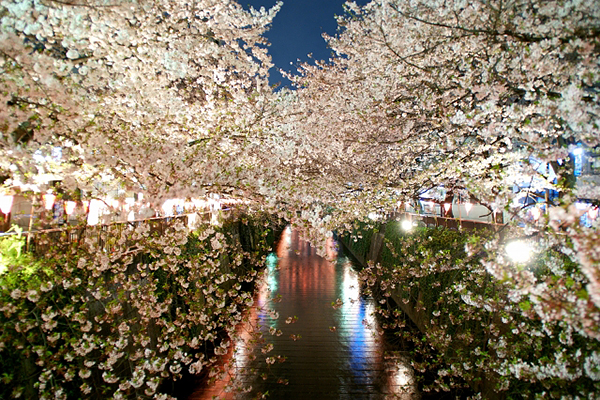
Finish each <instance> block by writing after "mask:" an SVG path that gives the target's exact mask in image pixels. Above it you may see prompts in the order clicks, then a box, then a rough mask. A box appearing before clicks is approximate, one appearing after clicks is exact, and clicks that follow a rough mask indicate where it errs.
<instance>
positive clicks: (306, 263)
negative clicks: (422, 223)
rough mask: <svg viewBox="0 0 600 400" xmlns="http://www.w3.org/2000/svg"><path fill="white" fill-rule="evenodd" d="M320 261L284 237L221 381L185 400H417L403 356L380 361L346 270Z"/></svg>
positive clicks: (364, 302)
mask: <svg viewBox="0 0 600 400" xmlns="http://www.w3.org/2000/svg"><path fill="white" fill-rule="evenodd" d="M327 258H328V259H329V260H330V261H328V260H326V259H324V258H322V257H319V256H317V255H316V254H315V250H314V249H313V248H312V247H311V246H310V245H309V244H308V243H307V242H305V241H304V240H302V239H301V238H300V237H299V236H298V234H297V233H296V232H295V231H292V230H290V229H286V230H285V231H284V233H283V235H282V238H281V240H280V242H279V245H278V248H277V254H271V255H269V257H268V258H267V269H266V275H265V279H264V282H263V284H262V286H261V288H260V290H259V291H258V293H257V296H256V301H255V307H254V308H253V309H251V310H250V311H249V312H248V314H247V316H246V321H245V323H244V324H241V325H240V328H239V331H238V334H237V337H236V338H235V339H234V340H233V343H234V345H233V346H232V350H231V351H230V353H229V354H228V355H227V356H225V357H224V359H223V361H224V363H223V364H224V365H223V367H222V369H221V370H220V375H221V378H222V379H220V380H218V381H217V382H216V383H215V384H214V385H212V386H210V387H201V388H198V390H197V391H196V392H195V393H194V394H193V395H192V396H191V397H190V399H194V400H198V399H210V398H212V396H219V397H220V398H230V399H245V398H255V397H257V396H260V395H261V394H268V396H269V397H270V398H273V399H307V398H314V399H387V398H402V399H413V398H417V397H418V396H417V394H416V389H415V382H414V375H413V373H412V369H411V368H410V364H409V363H408V362H407V360H406V359H405V358H403V357H402V356H394V357H390V356H386V355H385V353H386V350H387V344H386V343H385V341H384V340H383V339H382V337H381V335H380V334H379V333H378V329H379V327H378V324H377V321H376V319H375V318H374V317H373V311H374V309H375V305H374V303H373V301H372V299H369V298H365V297H361V295H360V287H359V281H358V276H357V273H356V272H355V270H354V269H353V266H352V263H351V262H350V261H349V260H348V259H347V258H346V257H344V256H342V255H340V256H337V246H336V243H335V242H333V240H332V241H330V242H329V243H328V246H327Z"/></svg>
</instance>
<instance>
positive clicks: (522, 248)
mask: <svg viewBox="0 0 600 400" xmlns="http://www.w3.org/2000/svg"><path fill="white" fill-rule="evenodd" d="M505 250H506V255H508V257H509V258H510V259H511V260H512V261H513V262H515V263H518V264H524V263H526V262H527V261H529V259H530V258H531V255H532V254H533V250H532V248H531V245H529V243H527V242H525V241H523V240H514V241H512V242H509V243H508V244H507V245H506V247H505Z"/></svg>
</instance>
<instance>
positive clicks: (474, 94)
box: [285, 0, 600, 379]
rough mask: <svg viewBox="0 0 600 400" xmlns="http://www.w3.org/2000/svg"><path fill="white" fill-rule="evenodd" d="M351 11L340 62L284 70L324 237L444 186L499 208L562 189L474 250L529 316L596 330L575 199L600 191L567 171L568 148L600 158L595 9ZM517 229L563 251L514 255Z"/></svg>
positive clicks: (480, 6)
mask: <svg viewBox="0 0 600 400" xmlns="http://www.w3.org/2000/svg"><path fill="white" fill-rule="evenodd" d="M346 6H347V14H346V15H345V16H342V17H339V18H338V24H339V34H338V35H336V36H335V37H327V36H326V40H327V41H328V44H329V45H330V47H331V49H332V51H333V52H334V55H333V57H332V58H331V59H330V60H329V61H328V62H317V63H316V65H308V64H307V65H303V66H301V68H300V71H299V72H300V74H299V75H296V76H290V78H291V79H292V80H293V81H294V82H295V83H296V86H297V88H298V89H297V91H296V93H295V94H294V95H289V94H286V95H285V96H288V97H290V98H291V101H293V104H294V106H293V107H292V109H291V110H290V113H289V114H288V118H290V120H291V121H293V122H291V123H290V125H291V126H292V127H293V128H291V129H293V130H294V132H295V133H296V136H295V137H296V138H297V139H296V140H297V141H298V142H299V143H301V144H302V147H301V149H302V150H299V152H302V154H303V155H304V156H303V157H302V158H297V159H296V160H295V162H296V165H297V168H298V171H299V173H300V174H303V176H304V179H306V182H307V186H312V185H314V182H315V181H316V179H317V178H315V180H310V175H311V172H312V171H314V170H317V171H318V174H317V175H318V176H319V178H318V180H319V182H320V185H319V188H322V190H321V191H320V194H319V195H315V198H318V199H319V202H320V203H319V204H318V206H317V207H316V208H314V207H313V210H312V211H310V212H309V211H307V214H310V215H311V216H313V217H314V221H316V223H317V225H320V226H321V230H322V231H327V230H330V229H334V228H338V229H339V228H340V227H345V228H346V229H351V227H352V221H353V220H355V219H356V218H357V216H362V217H364V216H366V215H367V214H368V213H370V212H374V211H377V210H380V211H386V210H390V209H391V208H392V207H394V206H395V205H396V204H397V202H398V201H409V200H411V199H412V198H414V197H417V196H418V195H419V193H422V192H423V191H425V190H427V189H429V188H432V187H436V186H439V185H444V186H445V187H446V188H447V189H449V190H452V189H461V190H465V189H466V190H467V191H468V193H469V194H470V195H471V196H473V197H475V198H477V199H478V200H479V201H480V202H481V203H483V204H486V205H487V206H488V207H489V208H490V209H491V210H494V209H495V210H505V211H511V208H510V207H509V206H510V205H511V204H514V203H513V202H514V199H515V196H516V195H517V194H516V193H515V192H514V190H513V188H514V187H515V185H516V184H519V183H522V182H529V183H531V189H530V190H532V191H535V190H539V189H544V188H552V189H554V190H557V191H559V192H560V193H561V195H560V198H558V199H556V200H555V201H554V202H548V203H547V204H545V207H546V210H547V211H548V213H547V215H545V216H543V217H542V218H541V219H540V220H539V221H536V222H532V221H527V220H526V219H524V218H523V216H522V215H520V214H518V213H515V215H513V216H512V217H513V218H512V222H513V224H516V223H519V224H520V225H522V226H523V227H522V228H519V229H508V228H505V229H504V230H503V231H502V232H503V234H502V235H498V236H496V237H495V238H493V239H489V240H485V241H481V242H478V243H476V244H470V245H469V246H468V250H469V254H470V255H471V256H478V257H480V258H481V261H482V265H483V266H484V267H485V271H486V273H487V274H490V276H492V277H494V278H496V279H498V281H499V282H505V281H508V282H510V283H511V285H512V286H511V289H510V293H511V294H510V296H511V298H512V299H513V300H515V299H517V300H515V301H517V302H521V301H525V300H526V301H527V303H524V304H527V305H531V310H532V313H525V314H527V315H529V316H530V317H531V318H533V319H535V318H539V320H540V321H542V323H544V322H547V323H551V322H552V321H557V320H560V321H562V322H561V324H564V326H562V328H561V329H565V330H566V331H568V332H576V335H577V337H578V338H582V340H592V341H596V340H598V339H600V332H599V331H598V326H599V324H598V322H599V321H600V319H599V318H600V274H599V271H600V264H599V257H598V256H597V251H596V250H595V243H597V242H598V233H597V225H594V226H592V227H585V226H583V225H581V224H580V220H579V217H580V216H581V215H582V214H583V213H584V212H586V211H587V210H580V209H578V208H577V207H576V202H577V201H578V199H581V198H582V199H587V200H588V201H590V199H591V201H593V202H596V203H597V201H598V200H597V199H598V198H600V196H599V195H600V193H599V191H598V188H597V187H594V186H588V187H577V188H575V187H574V185H573V184H572V179H573V170H572V168H570V166H569V152H570V150H572V147H573V146H575V145H577V144H583V145H584V146H586V148H589V149H592V150H591V151H594V150H593V149H594V148H595V147H597V146H598V145H599V144H600V143H599V140H600V131H599V119H598V118H599V115H600V99H599V97H598V76H599V75H598V74H599V72H600V68H599V64H598V63H599V61H600V59H599V56H600V53H599V51H598V49H599V47H598V45H599V42H598V33H599V29H600V26H599V24H598V21H600V7H599V6H598V4H597V2H593V1H573V2H571V1H567V2H553V1H550V2H538V1H511V2H504V1H497V2H496V1H475V2H462V1H418V0H417V1H403V0H390V1H388V0H381V1H372V2H370V3H369V4H367V5H366V6H364V7H358V6H357V5H356V4H354V3H347V4H346ZM532 157H533V158H535V159H537V160H541V162H542V163H548V164H550V165H552V166H553V167H554V168H555V169H556V172H557V174H558V179H557V180H556V181H553V180H552V178H549V177H548V175H547V174H546V175H544V174H542V173H540V172H539V171H540V169H539V168H537V166H535V165H533V164H532V163H531V162H530V161H529V160H530V159H531V158H532ZM315 210H316V211H315ZM325 214H328V217H327V218H328V220H327V219H324V218H323V216H324V215H325ZM518 236H520V237H524V238H528V239H529V240H530V241H532V242H533V243H535V246H536V248H537V251H538V252H539V253H538V254H540V255H541V254H548V252H556V251H557V252H558V254H560V256H556V257H550V258H546V259H545V266H544V268H545V269H544V271H543V272H540V271H536V272H534V271H532V270H531V269H529V268H527V267H526V266H525V265H524V264H519V263H515V262H512V261H511V260H510V259H509V258H508V257H507V255H506V252H505V245H506V243H507V242H508V241H509V240H510V239H511V238H514V237H518ZM573 265H576V267H573ZM511 307H512V306H511ZM511 307H509V308H507V310H508V309H510V310H513V311H514V309H513V308H511ZM516 309H517V310H518V307H517V308H516ZM548 335H549V336H550V337H551V336H552V334H550V333H549V334H548ZM587 357H588V361H589V362H595V361H590V360H596V358H595V355H594V354H588V355H587ZM588 361H586V362H588ZM573 362H574V363H575V364H577V362H578V361H576V360H575V361H573ZM589 362H588V363H589ZM559 364H560V363H559ZM538 367H539V368H538ZM527 368H529V369H530V370H536V368H538V370H540V371H541V370H542V369H543V368H541V367H540V366H537V367H534V366H528V367H527ZM540 368H541V369H540ZM557 368H558V369H560V368H562V367H557ZM594 368H596V367H590V368H588V369H589V371H588V372H589V374H588V376H590V377H592V379H595V378H594V376H595V375H594V373H593V371H595V369H594ZM590 371H592V372H590ZM582 374H584V375H585V374H586V373H584V372H582ZM534 375H535V374H534ZM540 376H541V375H540Z"/></svg>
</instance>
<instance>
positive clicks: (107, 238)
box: [0, 209, 237, 256]
mask: <svg viewBox="0 0 600 400" xmlns="http://www.w3.org/2000/svg"><path fill="white" fill-rule="evenodd" d="M236 214H237V212H236V211H235V210H231V209H225V210H217V211H204V212H195V213H187V214H177V215H170V216H165V217H156V218H146V219H138V220H132V221H116V222H111V223H108V224H98V225H81V224H80V225H69V226H64V227H57V228H51V229H36V230H30V231H21V232H15V231H10V232H3V233H0V237H2V236H11V235H18V234H20V235H22V236H25V237H26V247H25V250H26V251H28V252H32V253H34V254H36V255H40V256H41V255H44V254H46V252H48V251H49V250H50V249H51V248H52V247H53V246H55V245H56V244H58V243H59V244H60V245H64V246H68V245H70V244H77V245H80V244H82V243H84V242H86V241H87V242H88V243H92V244H93V245H94V246H95V247H96V248H97V249H99V250H103V251H107V252H113V251H116V250H118V249H127V248H129V247H131V246H134V245H135V243H132V242H131V241H130V240H125V241H123V242H121V243H118V242H117V240H115V239H118V238H121V237H122V235H123V233H126V232H125V231H133V230H134V229H135V228H137V227H138V226H140V225H141V224H148V225H149V231H150V232H151V233H158V235H163V234H164V233H165V232H166V230H167V229H168V228H169V227H171V226H173V225H174V224H175V223H176V222H178V221H179V222H182V223H183V224H184V226H186V227H187V228H188V229H190V230H192V229H194V228H195V227H197V226H198V225H200V224H206V223H213V224H214V223H218V221H224V220H227V219H231V218H234V216H235V215H236Z"/></svg>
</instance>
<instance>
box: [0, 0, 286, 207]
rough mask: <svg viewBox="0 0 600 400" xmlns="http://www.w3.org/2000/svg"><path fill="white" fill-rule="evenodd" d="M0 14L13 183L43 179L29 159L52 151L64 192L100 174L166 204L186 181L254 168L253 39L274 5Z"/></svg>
mask: <svg viewBox="0 0 600 400" xmlns="http://www.w3.org/2000/svg"><path fill="white" fill-rule="evenodd" d="M2 7H3V10H4V11H3V17H2V45H1V46H2V48H1V49H0V51H1V55H2V77H1V78H0V79H2V84H3V87H5V90H3V92H2V114H3V117H2V124H3V126H2V131H3V140H2V152H3V161H2V169H3V171H5V174H6V175H9V176H11V177H12V180H11V182H12V183H15V184H19V183H21V182H23V183H28V182H29V181H30V180H31V178H32V176H33V175H35V174H38V173H40V172H41V173H43V172H47V171H46V170H47V169H49V168H50V166H44V165H40V163H39V162H35V161H33V159H32V157H31V154H33V153H35V152H36V151H41V152H43V153H44V154H48V153H49V151H50V150H49V149H50V148H52V147H61V148H62V151H63V157H62V159H63V161H64V162H63V163H62V168H63V169H64V172H63V173H64V175H70V176H72V177H73V178H74V179H69V180H67V181H65V183H68V184H70V186H71V188H74V187H79V188H82V189H85V188H88V187H89V186H90V183H91V178H93V177H97V175H96V174H97V172H98V171H103V172H105V173H110V174H111V175H112V176H114V177H115V178H117V179H119V180H120V181H122V182H124V183H125V184H126V185H129V186H135V187H136V188H137V189H139V188H142V187H143V188H146V189H147V190H148V191H149V192H150V193H152V194H154V195H158V193H161V192H164V191H165V190H167V189H168V190H169V191H170V193H169V196H171V197H172V196H173V194H174V193H178V192H181V191H184V190H187V191H189V189H190V188H191V187H192V185H195V187H194V188H193V189H194V190H196V191H198V190H200V189H202V186H211V185H214V186H216V187H218V186H219V185H223V186H227V185H231V186H234V185H235V183H236V177H238V176H239V171H243V170H245V169H246V168H250V169H251V168H252V157H249V156H247V153H246V152H249V151H250V152H251V151H252V150H253V149H252V147H253V146H252V138H256V137H259V136H260V135H261V129H262V122H261V120H262V118H263V114H264V113H266V108H267V104H268V98H269V95H270V93H271V91H270V88H269V85H268V82H267V76H268V73H267V71H268V69H269V68H270V67H271V65H272V64H271V61H270V57H269V56H268V54H267V50H266V44H267V43H266V42H265V40H264V38H263V37H262V36H261V35H262V33H263V32H264V31H265V29H266V28H267V26H268V25H269V23H270V22H271V20H272V18H273V17H274V15H275V14H276V12H277V10H278V8H279V7H280V5H277V6H276V7H274V8H273V9H271V10H269V11H266V10H264V9H262V10H260V11H256V10H251V11H250V12H247V11H245V10H243V9H242V8H241V6H239V5H238V4H237V3H235V2H232V1H226V2H223V1H201V2H194V3H179V2H150V3H147V2H145V3H138V2H129V1H123V2H116V3H115V2H103V1H98V2H94V1H90V2H88V1H84V2H81V3H77V2H73V3H70V2H69V3H63V2H38V1H34V2H20V1H14V2H13V1H6V2H3V3H2ZM53 169H54V170H53V172H57V171H56V166H53ZM236 171H237V172H236ZM11 182H9V183H11ZM237 186H238V187H239V186H241V185H237Z"/></svg>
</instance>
